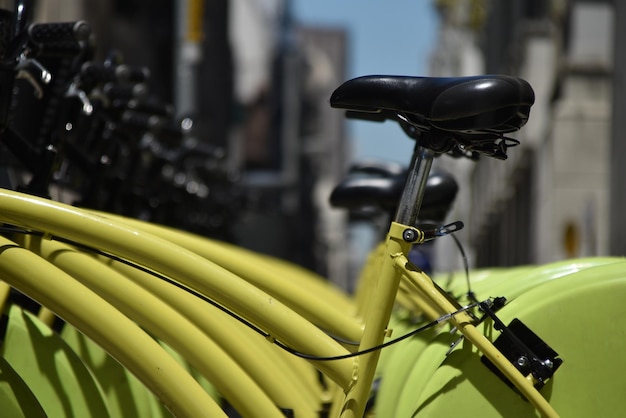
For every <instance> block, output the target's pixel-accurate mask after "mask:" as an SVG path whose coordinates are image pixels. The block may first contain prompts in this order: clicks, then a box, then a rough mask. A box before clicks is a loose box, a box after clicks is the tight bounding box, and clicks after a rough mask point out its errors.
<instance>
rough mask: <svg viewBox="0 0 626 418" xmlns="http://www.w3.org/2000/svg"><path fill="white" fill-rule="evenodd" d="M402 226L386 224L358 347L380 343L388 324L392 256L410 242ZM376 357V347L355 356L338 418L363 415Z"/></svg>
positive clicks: (395, 282)
mask: <svg viewBox="0 0 626 418" xmlns="http://www.w3.org/2000/svg"><path fill="white" fill-rule="evenodd" d="M405 228H406V227H405V226H403V225H400V224H397V223H395V222H394V223H392V224H391V226H390V229H389V233H388V235H387V239H386V242H385V245H386V250H385V252H386V254H387V256H385V257H384V258H383V259H382V263H381V266H380V273H379V274H378V276H377V277H376V280H375V282H373V283H371V285H372V286H373V287H372V290H371V291H370V295H369V301H366V302H365V303H366V305H365V306H367V312H366V317H365V331H364V333H363V339H362V340H361V345H360V346H359V350H365V349H369V348H372V347H375V346H377V345H380V344H381V343H382V342H383V341H384V339H385V330H386V328H387V326H388V323H389V318H390V316H391V311H392V309H393V305H394V302H395V297H396V294H397V292H398V287H399V284H400V277H401V275H400V274H399V273H398V271H397V270H396V268H395V261H394V260H393V258H392V256H395V255H396V254H406V253H407V252H408V250H409V248H410V245H409V244H407V243H406V242H404V240H402V238H401V237H402V231H403V230H404V229H405ZM368 285H369V283H368ZM379 356H380V350H376V351H373V352H371V353H367V354H363V355H361V356H359V363H358V369H357V372H356V382H355V384H354V385H353V386H352V387H351V388H350V390H349V391H348V392H347V393H346V398H345V400H344V404H343V405H344V406H343V409H342V411H341V417H342V418H362V417H363V413H364V410H365V405H366V403H367V399H368V397H369V393H370V389H371V385H372V381H373V380H374V375H375V372H376V365H377V363H378V358H379Z"/></svg>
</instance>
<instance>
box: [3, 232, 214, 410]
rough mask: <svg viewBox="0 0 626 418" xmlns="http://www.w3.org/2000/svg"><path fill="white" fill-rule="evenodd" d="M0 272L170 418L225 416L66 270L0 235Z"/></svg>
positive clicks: (185, 375) (180, 370)
mask: <svg viewBox="0 0 626 418" xmlns="http://www.w3.org/2000/svg"><path fill="white" fill-rule="evenodd" d="M0 274H1V275H2V277H3V279H4V281H5V282H6V283H7V284H9V285H11V286H13V287H15V288H16V289H18V290H19V291H21V292H22V293H24V294H25V295H28V296H29V297H31V298H33V299H34V300H36V301H37V302H39V303H40V304H42V305H45V306H48V307H49V308H50V309H51V310H53V311H54V312H56V313H57V314H58V315H59V316H60V317H62V318H63V319H64V320H65V321H67V322H68V323H70V324H72V325H73V326H74V327H76V328H77V329H78V330H80V331H81V332H82V333H84V334H85V335H87V336H89V337H90V338H91V339H92V340H93V341H94V342H96V343H97V344H99V345H100V346H101V347H102V348H103V349H105V350H106V351H108V352H109V353H110V354H111V355H112V356H113V357H114V358H116V359H117V360H118V361H119V362H120V363H121V364H123V365H124V366H125V367H127V368H128V370H129V371H131V373H133V374H134V375H135V376H137V378H138V379H139V380H141V381H142V382H143V383H144V384H145V385H146V387H147V388H148V389H149V390H151V391H152V392H153V393H154V394H155V395H156V396H157V397H158V398H159V399H160V400H161V401H162V402H163V403H164V405H165V406H166V407H167V408H168V409H169V410H170V411H171V412H172V413H173V414H174V415H175V416H181V417H198V416H207V415H208V416H216V417H219V416H222V417H225V414H224V413H223V411H222V410H221V408H220V407H219V406H218V405H217V404H216V403H215V402H214V401H213V399H212V398H211V397H210V396H209V395H208V394H207V393H206V392H205V391H204V390H203V389H202V388H201V387H200V386H199V385H198V383H197V382H196V381H195V380H194V379H193V378H192V377H191V376H190V375H189V374H188V373H187V372H186V371H185V370H184V369H183V368H182V367H181V366H180V365H179V364H178V363H177V362H176V361H175V360H174V359H172V357H170V356H169V355H168V354H167V353H166V352H165V351H164V350H163V349H162V348H161V347H160V346H159V345H158V344H157V343H156V341H155V340H154V339H153V338H152V337H150V336H149V335H148V334H146V333H145V332H144V331H143V330H142V329H141V328H139V327H138V326H137V325H136V324H134V323H133V322H132V321H131V320H130V319H128V318H127V317H126V316H125V315H123V314H121V313H120V312H119V311H118V310H117V309H115V308H113V307H112V306H111V305H110V304H109V303H107V302H106V301H104V300H103V299H102V298H100V297H99V296H97V295H96V294H94V293H93V292H92V291H90V290H89V289H87V288H86V287H85V286H83V285H81V284H79V283H77V282H76V281H75V280H74V279H73V278H72V277H70V276H68V275H67V274H66V273H64V272H62V271H61V270H59V269H57V268H56V267H54V266H52V265H51V264H50V263H48V262H47V261H45V260H43V259H42V258H40V257H38V256H37V255H35V254H33V253H32V252H30V251H28V250H26V249H24V248H21V247H19V246H18V245H16V244H15V243H14V242H12V241H9V240H8V239H6V238H4V237H0ZM172 382H176V384H172Z"/></svg>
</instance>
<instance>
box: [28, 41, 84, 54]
mask: <svg viewBox="0 0 626 418" xmlns="http://www.w3.org/2000/svg"><path fill="white" fill-rule="evenodd" d="M84 49H85V45H83V44H81V43H79V42H74V41H65V42H46V43H45V44H39V45H38V47H37V49H36V52H35V54H36V55H37V56H38V57H70V56H75V55H79V54H80V53H81V52H83V51H84Z"/></svg>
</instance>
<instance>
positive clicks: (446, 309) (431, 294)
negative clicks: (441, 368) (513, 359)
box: [395, 254, 559, 418]
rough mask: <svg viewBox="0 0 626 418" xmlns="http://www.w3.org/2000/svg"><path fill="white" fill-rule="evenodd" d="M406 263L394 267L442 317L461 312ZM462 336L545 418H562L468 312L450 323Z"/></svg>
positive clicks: (403, 258)
mask: <svg viewBox="0 0 626 418" xmlns="http://www.w3.org/2000/svg"><path fill="white" fill-rule="evenodd" d="M408 263H409V261H408V260H407V258H406V256H405V255H404V254H399V255H398V256H397V257H395V264H396V266H397V268H398V269H399V270H400V271H402V272H403V274H405V275H407V276H410V277H411V282H412V283H414V284H415V285H416V286H418V287H419V288H420V289H421V291H422V292H423V293H424V294H425V295H426V297H428V299H429V300H430V301H431V302H432V304H433V305H434V307H435V308H436V309H438V310H439V311H440V312H442V313H454V312H456V311H457V310H458V308H457V307H456V306H454V305H453V304H452V303H451V302H450V301H449V300H448V298H447V297H446V296H445V295H444V294H442V293H441V292H440V291H439V290H438V288H437V287H436V286H434V284H433V282H432V280H431V279H430V278H429V277H428V276H427V275H426V274H424V273H422V272H419V271H411V270H409V269H407V264H408ZM450 322H451V323H452V324H454V325H455V326H456V327H457V328H458V329H459V331H460V332H461V333H463V335H464V336H465V338H467V340H468V341H470V342H471V343H472V344H474V346H475V347H476V348H477V349H478V350H479V351H480V352H482V353H483V354H484V355H485V356H486V357H487V358H489V359H490V360H491V361H492V362H493V364H494V365H495V366H496V367H497V368H498V369H499V370H500V371H501V372H502V373H503V374H504V375H505V376H506V377H507V378H508V379H509V380H510V381H511V382H512V383H513V384H514V385H515V387H516V388H517V389H518V390H519V391H520V393H521V394H522V395H523V396H524V397H525V398H526V399H528V401H529V402H530V403H531V404H532V405H533V406H534V407H535V409H537V411H539V413H541V415H542V416H544V417H550V418H552V417H558V416H559V415H558V414H557V413H556V411H555V410H554V409H553V408H552V406H551V405H550V404H549V402H548V401H547V400H546V399H545V398H544V397H543V396H542V395H541V393H539V391H537V389H535V387H534V386H533V383H532V382H531V381H530V380H529V379H527V378H526V377H525V376H523V375H522V374H521V373H520V372H519V371H518V370H517V369H516V368H515V366H513V365H512V364H511V363H510V362H509V361H508V360H507V359H506V357H504V356H503V355H502V353H500V351H499V350H498V349H497V348H495V347H494V346H493V343H492V342H491V341H489V339H488V338H487V337H485V336H484V335H483V334H482V333H481V332H480V331H479V330H478V329H476V327H475V326H474V325H473V323H472V318H471V317H470V316H469V315H468V314H467V313H466V312H460V313H458V314H456V315H454V316H452V318H451V319H450Z"/></svg>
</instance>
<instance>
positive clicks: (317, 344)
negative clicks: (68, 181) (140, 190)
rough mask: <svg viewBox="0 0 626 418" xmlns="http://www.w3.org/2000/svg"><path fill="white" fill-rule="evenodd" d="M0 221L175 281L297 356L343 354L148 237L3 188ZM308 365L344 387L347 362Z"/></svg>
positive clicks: (214, 270) (247, 288)
mask: <svg viewBox="0 0 626 418" xmlns="http://www.w3.org/2000/svg"><path fill="white" fill-rule="evenodd" d="M0 219H3V220H5V221H8V222H10V223H13V224H15V225H21V226H26V227H30V228H33V229H36V230H40V231H45V232H47V233H50V234H52V235H59V236H62V237H64V238H67V239H70V240H73V241H76V242H80V243H82V244H84V245H88V246H91V247H94V248H99V249H101V250H104V251H107V252H109V253H111V254H115V255H117V256H119V257H122V258H125V259H128V260H133V261H134V262H137V263H139V264H141V265H144V266H147V267H149V268H151V269H153V270H155V271H159V272H161V273H162V274H164V275H166V276H168V277H173V278H176V279H177V280H180V281H181V282H182V283H184V284H185V285H188V286H190V287H192V288H194V289H196V290H197V291H199V292H201V293H203V294H205V295H208V296H210V297H213V298H215V299H218V300H219V302H220V303H221V304H222V305H223V306H225V307H226V308H228V309H230V310H232V311H234V312H237V313H239V314H240V315H241V316H243V317H245V318H248V319H249V320H251V321H253V322H254V323H256V324H258V325H259V326H261V327H263V328H264V329H266V330H267V331H269V332H270V333H271V334H272V337H274V338H276V339H278V340H280V341H282V342H283V343H285V344H287V345H289V346H290V347H292V348H293V349H295V350H298V351H300V352H304V353H307V354H311V355H314V356H322V357H327V356H337V355H344V354H347V353H348V351H347V350H346V349H345V348H343V347H342V346H341V345H340V344H339V343H337V342H336V341H334V340H332V339H331V338H329V337H328V336H327V335H326V334H325V333H324V332H322V331H321V330H320V329H319V328H317V327H315V326H314V325H312V324H311V323H310V322H309V321H306V320H305V319H304V318H302V317H301V316H300V315H298V314H297V313H295V312H294V311H293V310H291V309H288V308H287V307H286V306H285V305H284V304H282V303H280V302H279V301H277V300H276V299H275V298H274V297H272V296H270V295H268V294H267V293H265V292H263V291H261V290H260V289H258V288H256V287H255V286H253V285H251V284H250V283H247V282H245V281H244V280H242V279H241V278H239V277H238V276H236V275H234V274H232V273H231V272H229V271H227V270H225V269H223V268H221V267H219V266H217V265H215V264H213V263H211V262H209V261H208V260H206V259H205V258H202V257H200V256H198V255H197V254H194V253H192V252H190V251H188V250H186V249H184V248H182V247H179V246H175V245H173V244H171V243H169V242H168V241H166V240H163V239H160V238H158V237H155V236H153V235H150V234H148V233H144V232H142V231H138V230H136V229H132V228H129V227H128V226H125V225H123V224H120V223H115V222H113V221H112V220H110V219H106V218H104V217H97V216H94V215H91V214H89V213H87V212H86V211H82V210H79V209H77V208H74V207H71V206H68V205H64V204H61V203H56V202H52V201H49V200H46V199H42V198H38V197H35V196H29V195H25V194H22V193H18V192H12V191H8V190H0ZM313 363H314V364H315V366H316V367H317V368H319V369H320V370H321V371H322V372H323V373H325V374H326V375H327V376H328V377H329V378H331V379H332V380H333V381H335V382H336V383H337V384H338V385H340V386H342V387H344V388H348V387H350V385H351V383H352V378H353V370H354V360H353V359H349V358H348V359H342V360H336V361H313Z"/></svg>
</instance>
